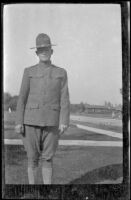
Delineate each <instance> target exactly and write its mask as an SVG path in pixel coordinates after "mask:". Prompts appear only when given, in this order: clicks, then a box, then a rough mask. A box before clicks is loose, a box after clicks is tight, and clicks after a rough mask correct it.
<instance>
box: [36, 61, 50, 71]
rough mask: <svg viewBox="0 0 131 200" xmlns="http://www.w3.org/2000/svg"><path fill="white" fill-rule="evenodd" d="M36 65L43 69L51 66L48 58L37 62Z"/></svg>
mask: <svg viewBox="0 0 131 200" xmlns="http://www.w3.org/2000/svg"><path fill="white" fill-rule="evenodd" d="M38 66H39V67H40V68H43V69H45V68H48V67H50V66H51V61H50V60H49V61H46V62H42V61H40V62H39V64H38Z"/></svg>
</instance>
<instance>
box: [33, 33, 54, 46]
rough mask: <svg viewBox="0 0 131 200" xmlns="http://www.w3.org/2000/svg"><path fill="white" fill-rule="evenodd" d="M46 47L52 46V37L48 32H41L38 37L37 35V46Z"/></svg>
mask: <svg viewBox="0 0 131 200" xmlns="http://www.w3.org/2000/svg"><path fill="white" fill-rule="evenodd" d="M44 46H45V47H46V46H51V41H50V38H49V36H48V35H47V34H44V33H40V34H39V35H38V36H37V37H36V47H37V48H39V47H44Z"/></svg>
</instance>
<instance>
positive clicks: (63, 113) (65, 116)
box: [60, 70, 70, 126]
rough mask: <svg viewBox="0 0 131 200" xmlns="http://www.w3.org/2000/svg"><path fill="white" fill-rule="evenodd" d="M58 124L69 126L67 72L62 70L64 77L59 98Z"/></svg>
mask: <svg viewBox="0 0 131 200" xmlns="http://www.w3.org/2000/svg"><path fill="white" fill-rule="evenodd" d="M60 106H61V110H60V124H64V125H67V126H69V121H70V100H69V90H68V78H67V72H66V71H65V70H64V77H63V80H62V85H61V100H60Z"/></svg>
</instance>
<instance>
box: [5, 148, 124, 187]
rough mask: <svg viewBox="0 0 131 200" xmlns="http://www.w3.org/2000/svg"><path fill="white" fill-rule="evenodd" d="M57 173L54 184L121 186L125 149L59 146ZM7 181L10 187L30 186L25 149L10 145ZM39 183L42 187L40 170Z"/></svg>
mask: <svg viewBox="0 0 131 200" xmlns="http://www.w3.org/2000/svg"><path fill="white" fill-rule="evenodd" d="M53 174H54V175H53V184H94V183H98V182H102V181H104V182H106V183H108V181H109V182H111V181H113V182H116V183H117V181H118V180H121V177H122V148H119V147H74V146H72V147H69V146H66V147H65V146H59V147H58V150H57V152H56V155H55V158H54V173H53ZM5 181H6V183H7V184H28V179H27V157H26V152H25V151H24V149H23V146H10V145H6V147H5ZM38 184H42V178H41V168H40V167H39V174H38Z"/></svg>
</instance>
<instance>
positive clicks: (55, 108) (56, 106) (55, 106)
mask: <svg viewBox="0 0 131 200" xmlns="http://www.w3.org/2000/svg"><path fill="white" fill-rule="evenodd" d="M51 109H53V110H60V106H59V105H51Z"/></svg>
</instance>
